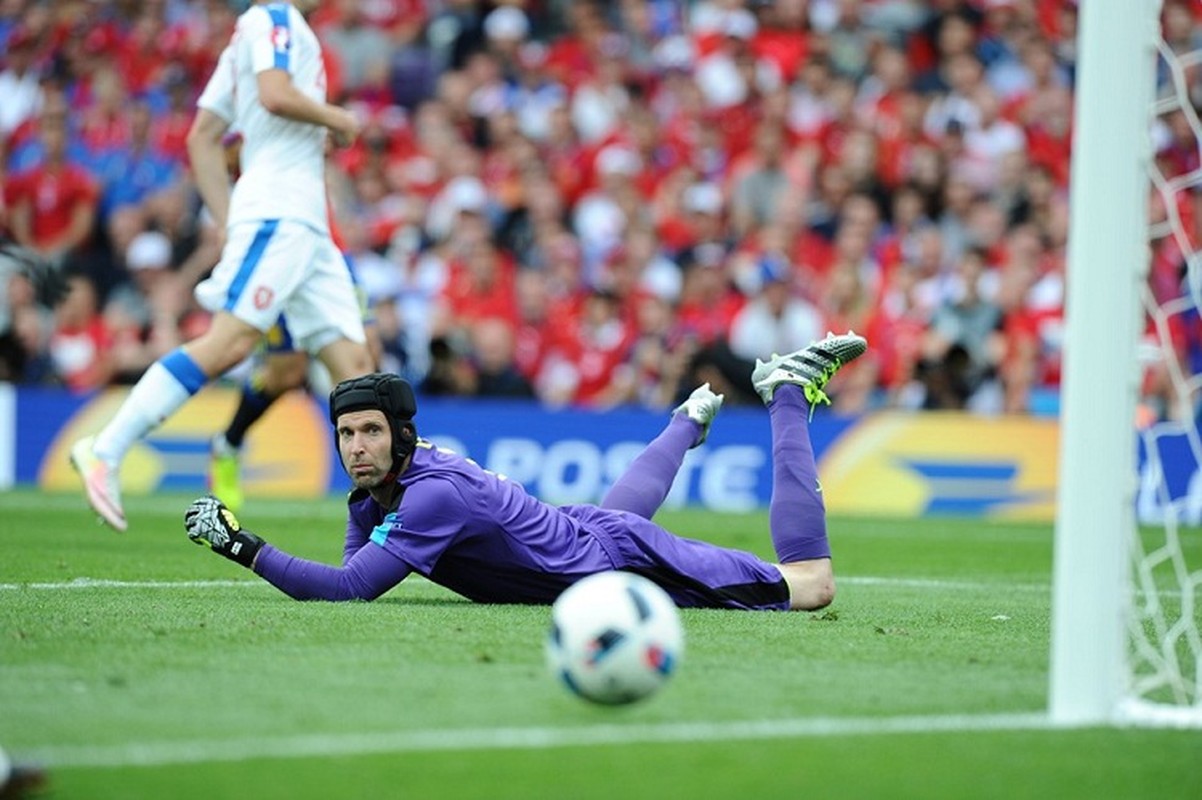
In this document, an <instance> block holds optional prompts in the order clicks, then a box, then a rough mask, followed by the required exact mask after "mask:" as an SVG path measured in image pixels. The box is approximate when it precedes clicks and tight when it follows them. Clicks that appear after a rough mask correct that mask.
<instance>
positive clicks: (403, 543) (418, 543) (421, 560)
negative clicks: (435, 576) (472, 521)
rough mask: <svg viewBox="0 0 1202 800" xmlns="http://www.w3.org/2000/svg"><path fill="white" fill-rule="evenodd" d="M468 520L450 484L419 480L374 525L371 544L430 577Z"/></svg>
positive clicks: (461, 503) (456, 491) (458, 496)
mask: <svg viewBox="0 0 1202 800" xmlns="http://www.w3.org/2000/svg"><path fill="white" fill-rule="evenodd" d="M467 519H468V509H467V503H466V502H464V499H463V496H462V495H461V494H460V493H459V490H458V489H456V488H455V487H454V486H453V485H452V484H451V483H450V482H449V481H446V480H438V479H431V480H425V481H420V482H418V483H415V484H413V485H412V486H410V487H408V489H407V490H406V492H405V497H404V499H403V500H402V501H401V505H400V507H399V508H398V509H397V510H396V511H394V512H392V513H391V514H389V515H387V516H386V517H384V521H383V522H381V523H380V524H379V525H377V526H376V528H375V530H373V531H372V533H371V541H372V542H373V543H374V544H377V545H379V546H380V547H382V548H384V549H385V550H386V551H388V552H389V553H391V554H392V555H394V556H396V557H397V558H399V559H401V560H402V561H404V562H405V563H406V564H409V565H410V566H411V567H413V569H414V570H415V571H416V572H419V573H421V574H423V575H429V574H430V573H431V572H433V571H434V567H435V565H437V564H438V559H439V558H440V557H441V556H442V554H443V553H445V552H446V551H447V549H448V548H449V547H450V546H451V545H453V544H454V543H455V540H456V539H457V538H458V537H459V535H460V534H461V533H462V532H463V528H464V522H465V520H467Z"/></svg>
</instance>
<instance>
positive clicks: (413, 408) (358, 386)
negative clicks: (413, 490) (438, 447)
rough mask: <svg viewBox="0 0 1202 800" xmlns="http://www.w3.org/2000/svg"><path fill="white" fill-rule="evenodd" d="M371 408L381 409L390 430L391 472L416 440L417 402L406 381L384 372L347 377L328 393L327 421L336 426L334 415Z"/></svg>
mask: <svg viewBox="0 0 1202 800" xmlns="http://www.w3.org/2000/svg"><path fill="white" fill-rule="evenodd" d="M368 409H374V410H376V411H381V412H383V414H384V416H385V417H386V418H387V419H388V427H389V428H390V429H391V431H392V472H393V473H396V472H399V471H400V468H401V464H403V463H404V461H405V457H406V456H408V455H409V454H410V453H412V452H413V446H414V444H416V442H417V427H416V426H415V425H414V424H413V416H414V415H415V414H417V401H416V400H415V399H414V397H413V387H411V386H410V385H409V383H408V382H407V381H405V380H404V379H403V378H400V377H398V376H396V375H392V374H390V373H386V372H373V373H371V374H370V375H364V376H362V377H359V378H351V379H350V380H345V381H343V382H342V383H340V384H338V385H337V386H335V387H334V391H332V392H330V424H332V425H333V426H334V427H335V428H337V427H338V418H339V417H340V416H342V415H343V414H347V413H349V412H351V411H366V410H368Z"/></svg>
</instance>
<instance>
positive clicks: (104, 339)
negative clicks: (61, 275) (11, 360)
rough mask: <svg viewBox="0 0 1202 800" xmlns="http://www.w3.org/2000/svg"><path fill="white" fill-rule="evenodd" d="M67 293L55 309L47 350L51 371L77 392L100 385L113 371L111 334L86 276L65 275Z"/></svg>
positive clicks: (100, 386) (89, 279)
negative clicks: (51, 366) (52, 328)
mask: <svg viewBox="0 0 1202 800" xmlns="http://www.w3.org/2000/svg"><path fill="white" fill-rule="evenodd" d="M67 285H68V286H69V287H70V288H69V290H68V292H67V296H66V297H65V298H64V299H63V301H62V302H61V303H59V305H58V307H57V308H56V309H55V312H54V333H52V334H51V336H50V342H49V346H48V349H49V352H50V359H51V362H52V363H53V365H54V374H55V376H56V377H57V378H58V380H59V381H61V382H62V384H63V385H64V386H66V387H67V388H68V389H69V390H71V391H72V392H76V393H83V392H90V391H93V390H95V389H100V388H103V387H104V386H105V385H107V384H108V383H109V381H110V380H111V379H112V377H113V375H114V373H115V372H116V363H115V360H114V353H113V333H112V331H111V330H110V329H109V327H108V324H107V323H106V322H105V319H104V316H103V315H102V314H101V313H100V301H99V297H98V295H97V291H96V286H95V284H93V282H92V279H91V278H89V277H88V276H86V275H81V274H74V275H71V276H70V277H68V278H67Z"/></svg>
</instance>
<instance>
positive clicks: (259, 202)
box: [197, 3, 329, 231]
mask: <svg viewBox="0 0 1202 800" xmlns="http://www.w3.org/2000/svg"><path fill="white" fill-rule="evenodd" d="M269 69H283V70H287V71H288V74H289V76H290V77H291V79H292V83H293V85H294V86H295V87H296V88H297V89H299V90H300V91H301V92H303V93H304V94H306V95H307V96H308V97H310V98H312V99H313V100H316V101H318V102H325V99H326V74H325V65H324V64H323V62H322V59H321V45H320V44H319V43H318V41H317V36H316V35H314V33H313V31H312V29H311V28H310V27H309V25H308V23H307V22H305V19H304V17H302V16H301V14H300V12H299V11H297V10H296V9H295V8H294V7H293V6H292V5H291V4H290V3H269V4H266V5H254V6H251V7H250V8H249V9H247V10H246V11H245V12H244V13H243V14H242V16H240V17H239V18H238V24H237V28H236V29H235V31H234V36H233V38H232V39H231V40H230V44H229V46H227V47H226V49H225V50H224V51H223V52H222V54H221V57H220V58H219V59H218V62H217V68H216V69H215V70H214V71H213V75H212V76H211V77H210V78H209V82H208V84H207V85H206V86H205V89H204V92H203V93H202V94H201V96H200V99H199V100H198V101H197V105H198V106H199V107H201V108H205V109H207V110H209V111H212V112H213V113H215V114H217V115H218V116H220V117H222V118H223V119H225V120H227V121H228V122H229V123H230V127H231V128H232V129H234V130H236V131H238V132H240V133H241V134H242V152H241V163H240V167H241V175H240V177H239V178H238V180H237V182H236V183H235V184H234V191H233V194H232V196H231V198H230V215H229V224H230V225H231V226H232V225H235V224H237V223H240V222H247V221H255V220H265V219H295V220H298V221H300V222H303V223H304V224H306V225H309V226H311V227H313V228H315V229H317V230H320V231H328V230H329V223H328V215H327V212H326V190H325V141H326V135H327V132H326V129H325V128H324V127H322V126H320V125H310V124H309V123H306V122H296V121H293V120H290V119H285V118H284V117H280V116H276V115H274V114H272V113H270V112H269V111H267V109H266V108H264V107H263V105H262V103H260V102H259V84H258V75H259V73H260V72H263V71H264V70H269Z"/></svg>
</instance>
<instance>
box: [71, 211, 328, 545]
mask: <svg viewBox="0 0 1202 800" xmlns="http://www.w3.org/2000/svg"><path fill="white" fill-rule="evenodd" d="M307 231H308V229H307V228H305V227H304V226H303V225H299V224H296V225H288V224H285V223H282V222H278V221H274V220H273V221H267V222H263V223H248V224H245V225H237V226H234V228H232V229H231V230H230V231H229V235H228V238H227V241H226V246H225V248H224V249H223V250H222V256H221V262H220V263H219V264H218V265H217V267H216V268H215V269H214V270H213V274H212V276H210V277H209V278H208V279H207V280H205V281H202V282H201V283H200V284H199V285H198V286H197V287H196V298H197V300H198V301H199V302H200V303H201V305H202V306H204V307H205V308H207V309H209V310H210V311H212V312H214V316H213V321H212V323H211V324H210V326H209V329H208V330H207V331H206V332H205V333H204V334H203V335H201V336H200V337H198V338H196V339H194V340H192V341H191V342H188V344H186V345H184V346H183V347H181V348H178V349H176V350H174V351H173V352H171V353H169V354H167V355H166V356H164V357H163V358H161V359H159V360H158V361H157V362H155V363H154V364H152V365H151V366H150V368H149V369H148V370H147V371H146V373H145V374H144V375H143V376H142V378H141V379H140V380H139V381H138V383H137V384H136V385H135V386H134V388H133V389H132V390H131V391H130V393H129V396H128V397H127V398H126V400H125V402H124V403H122V405H121V407H120V408H119V409H118V410H117V413H116V415H115V416H114V417H113V418H112V420H110V421H109V423H108V424H107V425H106V426H105V427H104V428H103V429H102V430H101V431H100V433H99V434H97V435H96V436H95V437H94V438H93V437H88V438H85V439H81V440H79V441H78V442H76V443H75V445H74V446H73V447H72V448H71V463H72V464H73V465H74V466H75V468H76V469H77V470H78V471H79V472H80V474H81V476H82V477H83V480H84V488H85V490H86V492H87V497H88V502H89V503H90V504H91V506H92V508H93V509H95V510H96V512H97V513H98V514H100V516H101V518H102V519H103V520H104V521H105V522H107V523H108V524H109V525H111V526H112V527H114V528H116V529H117V530H125V528H126V520H125V513H124V510H123V508H122V506H121V496H120V485H119V482H118V479H117V475H118V470H119V467H120V464H121V460H122V459H123V458H124V457H125V453H126V452H127V451H128V450H129V448H130V447H131V446H132V445H133V443H134V442H135V441H138V440H139V439H141V438H143V437H145V436H146V434H148V433H149V432H150V431H151V430H153V429H154V428H156V427H157V426H158V425H160V424H161V423H162V422H163V421H164V420H165V419H167V418H168V417H170V416H171V415H172V414H174V413H175V412H176V411H177V410H178V409H179V408H180V407H181V406H182V405H183V404H184V403H185V402H187V400H188V399H189V398H190V397H192V395H194V394H196V393H197V392H198V391H200V389H201V388H202V387H203V386H204V385H205V384H206V383H208V382H209V381H210V380H211V379H213V378H215V377H217V376H218V375H220V374H221V373H223V372H225V371H226V370H228V369H229V368H230V367H233V366H234V365H236V364H238V363H239V362H241V361H242V360H243V359H245V358H247V357H248V356H249V355H250V353H251V351H252V350H253V349H254V347H255V344H256V343H257V342H258V340H259V338H260V337H261V336H262V333H263V331H266V330H267V329H268V328H270V327H271V325H272V323H274V322H275V320H276V318H278V317H279V315H280V308H281V306H282V304H283V303H284V301H285V300H286V299H287V298H288V297H289V295H291V294H292V292H294V291H295V290H296V286H297V283H298V282H299V281H300V280H301V278H302V277H303V273H304V271H305V270H303V269H298V268H297V265H298V263H300V264H302V265H303V264H304V256H303V255H298V254H305V253H306V252H307V251H311V249H312V248H311V247H306V244H305V241H304V240H305V238H306V236H312V234H311V233H307Z"/></svg>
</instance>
